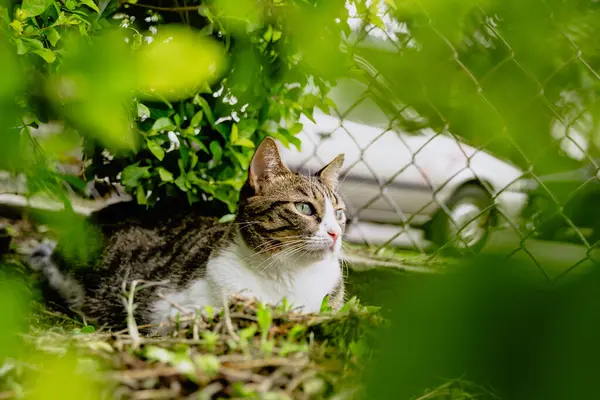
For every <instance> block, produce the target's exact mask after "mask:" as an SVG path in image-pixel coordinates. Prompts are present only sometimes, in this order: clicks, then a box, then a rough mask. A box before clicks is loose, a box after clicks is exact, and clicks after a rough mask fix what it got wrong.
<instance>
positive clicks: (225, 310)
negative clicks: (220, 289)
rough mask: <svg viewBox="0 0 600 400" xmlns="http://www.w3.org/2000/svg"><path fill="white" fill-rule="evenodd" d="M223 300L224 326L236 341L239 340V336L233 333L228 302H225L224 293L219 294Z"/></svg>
mask: <svg viewBox="0 0 600 400" xmlns="http://www.w3.org/2000/svg"><path fill="white" fill-rule="evenodd" d="M221 298H222V300H223V317H224V319H225V326H226V327H227V332H228V333H229V335H230V336H231V337H232V338H233V340H235V341H236V342H237V341H239V340H240V337H239V336H238V335H237V334H236V333H235V330H234V328H233V323H232V322H231V316H230V315H229V304H228V303H227V297H225V295H222V296H221Z"/></svg>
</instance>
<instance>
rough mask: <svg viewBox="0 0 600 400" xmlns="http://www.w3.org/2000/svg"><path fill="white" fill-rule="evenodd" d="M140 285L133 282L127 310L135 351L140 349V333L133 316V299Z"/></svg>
mask: <svg viewBox="0 0 600 400" xmlns="http://www.w3.org/2000/svg"><path fill="white" fill-rule="evenodd" d="M137 284H138V281H137V280H134V281H133V282H131V286H130V288H129V295H128V296H127V302H126V309H127V330H128V332H129V336H131V339H132V341H133V342H132V345H133V347H134V349H138V348H139V347H140V332H139V331H138V327H137V324H136V323H135V317H134V315H133V309H134V304H133V297H134V296H135V288H136V286H137Z"/></svg>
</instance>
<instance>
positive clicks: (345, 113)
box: [329, 78, 393, 128]
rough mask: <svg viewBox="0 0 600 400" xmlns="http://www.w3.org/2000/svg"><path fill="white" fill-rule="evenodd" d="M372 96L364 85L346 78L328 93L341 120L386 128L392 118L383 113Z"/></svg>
mask: <svg viewBox="0 0 600 400" xmlns="http://www.w3.org/2000/svg"><path fill="white" fill-rule="evenodd" d="M373 96H374V95H373V94H372V93H371V91H370V90H369V87H368V86H367V85H366V84H364V83H362V82H359V81H357V80H355V79H347V78H344V79H340V80H339V81H338V84H337V85H336V86H335V87H333V88H332V89H331V92H330V93H329V97H330V98H331V99H332V100H333V102H334V103H335V104H336V106H337V111H338V112H339V116H340V118H342V119H343V120H347V121H352V122H357V123H360V124H365V125H370V126H376V127H379V128H388V127H389V126H390V121H392V120H393V116H392V115H387V114H386V113H385V112H383V111H382V109H381V107H379V106H378V105H377V103H376V102H375V100H374V97H373ZM334 115H335V114H334Z"/></svg>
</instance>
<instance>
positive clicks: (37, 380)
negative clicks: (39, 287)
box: [0, 220, 480, 400]
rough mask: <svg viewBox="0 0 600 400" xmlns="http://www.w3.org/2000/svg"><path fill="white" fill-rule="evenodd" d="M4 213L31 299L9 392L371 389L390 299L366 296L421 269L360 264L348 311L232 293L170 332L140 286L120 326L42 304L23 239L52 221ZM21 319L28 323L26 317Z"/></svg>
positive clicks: (278, 394)
mask: <svg viewBox="0 0 600 400" xmlns="http://www.w3.org/2000/svg"><path fill="white" fill-rule="evenodd" d="M1 222H4V223H9V224H10V229H9V230H10V233H11V235H12V236H13V237H14V240H13V243H12V245H11V249H12V250H11V252H10V253H9V254H8V255H5V256H4V257H3V260H0V261H3V263H2V264H3V266H1V267H0V272H2V271H4V274H5V275H6V276H8V275H12V276H20V277H24V278H26V279H25V281H26V283H27V285H26V286H27V288H28V296H29V300H28V301H27V304H28V305H29V310H28V311H27V307H25V306H23V307H22V310H25V311H23V312H22V314H19V315H17V316H16V318H13V319H12V320H8V322H6V321H4V322H3V320H2V318H3V316H4V315H5V314H6V310H4V311H3V313H0V325H3V329H2V330H0V345H1V344H2V343H3V340H4V341H5V343H8V342H6V340H8V341H10V343H11V345H7V346H5V349H3V348H2V346H0V400H1V399H6V398H17V399H20V398H33V399H49V398H61V399H67V400H68V399H81V398H93V399H96V398H98V399H100V398H127V399H159V398H160V399H169V398H190V399H192V398H193V399H213V398H214V399H216V398H256V399H258V398H260V399H325V398H331V399H336V400H338V399H354V398H360V396H361V395H362V394H363V389H364V388H363V385H362V383H361V382H363V377H364V375H365V372H366V370H365V369H366V368H367V366H368V362H369V360H370V358H371V355H372V350H371V349H372V347H371V346H370V344H372V340H373V337H374V335H376V333H377V331H378V330H379V329H380V327H381V326H382V324H383V323H384V319H383V317H382V316H385V315H386V314H387V313H388V312H389V311H390V310H385V309H383V310H381V311H377V310H376V309H375V308H371V307H364V306H362V305H361V304H360V303H364V304H381V303H380V302H379V299H382V298H386V297H387V296H389V295H390V294H394V293H401V291H402V287H403V285H410V284H411V282H412V280H413V279H416V277H417V276H419V275H414V274H409V273H406V271H404V270H402V269H394V268H369V269H358V270H350V271H348V277H347V291H348V292H349V293H350V294H351V295H352V296H354V297H352V299H351V300H349V301H348V302H347V304H346V305H345V306H344V308H343V309H342V310H341V311H340V312H338V313H333V312H331V310H328V309H327V308H326V307H324V308H323V310H322V312H321V313H319V314H300V313H297V312H295V311H294V310H291V309H290V308H289V307H288V306H286V305H281V306H279V307H271V306H263V305H262V304H259V303H257V302H255V301H253V300H248V299H244V298H233V299H231V301H230V303H229V304H228V305H227V307H225V308H224V310H223V311H222V312H218V313H217V312H214V310H205V311H206V312H205V313H204V314H202V315H201V314H193V315H192V314H185V313H184V314H180V315H179V316H178V317H177V318H174V319H172V320H170V321H166V322H165V323H164V324H163V326H162V328H163V329H164V330H165V332H169V333H168V334H166V335H163V336H152V335H148V334H147V329H148V328H149V327H148V326H138V325H137V324H136V323H135V320H134V319H133V313H132V308H133V306H134V301H133V300H134V299H133V297H130V298H129V300H131V301H130V302H129V310H128V311H129V315H130V318H129V321H128V322H129V323H128V328H127V329H125V330H122V331H119V332H111V331H105V330H103V329H101V328H99V327H94V326H90V325H85V324H84V323H82V322H81V321H78V320H74V319H72V318H69V317H67V316H65V315H63V314H61V313H58V312H55V311H53V310H51V309H49V308H47V307H46V306H45V305H43V304H42V303H41V302H40V301H39V297H38V296H36V290H35V281H36V277H35V276H34V275H32V274H31V273H30V272H28V271H27V269H26V268H25V267H24V266H23V265H22V264H21V263H20V261H19V257H18V256H17V251H18V249H19V248H20V247H27V246H29V245H30V244H31V242H32V241H37V240H40V239H41V238H42V237H43V236H45V235H46V234H47V232H46V230H45V229H44V228H43V227H36V226H33V225H31V224H29V223H27V221H8V220H5V221H0V223H1ZM351 251H354V252H355V253H357V254H360V253H361V252H363V254H365V255H366V254H367V252H370V249H366V248H361V247H358V246H353V247H352V249H351ZM368 254H372V253H368ZM377 257H379V259H380V260H388V261H390V260H396V261H397V260H400V261H401V262H402V263H406V264H410V265H413V266H426V267H428V268H431V267H432V266H434V264H433V263H432V261H431V260H425V258H423V257H422V256H421V255H418V254H415V253H413V252H400V251H397V250H386V251H383V252H381V253H380V254H379V255H378V256H377ZM375 260H377V258H375ZM438 262H439V263H440V265H439V266H438V267H440V268H441V264H442V263H441V262H440V261H438ZM424 263H426V265H425V264H424ZM1 281H2V279H0V283H1ZM0 289H1V288H0ZM132 293H135V290H134V289H132V291H131V292H129V291H126V292H124V295H125V296H127V295H131V294H132ZM0 297H1V296H0ZM358 298H359V299H361V301H360V303H359V301H358V300H357V299H358ZM388 298H389V297H388ZM15 302H16V299H13V300H12V304H17V303H15ZM5 303H6V304H11V302H10V301H9V302H5ZM175 306H176V305H175ZM9 314H10V313H9ZM6 315H8V314H6ZM22 320H26V321H25V324H19V323H18V321H22ZM10 323H13V325H15V327H14V328H15V329H11V328H10ZM16 328H20V330H19V331H18V339H17V340H14V339H15V337H17V336H16V335H14V334H15V333H17V329H16ZM13 336H15V337H13ZM475 392H477V390H475V389H473V387H472V385H471V386H469V385H468V384H467V383H465V382H462V381H459V380H456V381H448V382H445V383H443V384H442V385H441V386H440V387H438V388H433V389H429V390H427V391H426V392H425V393H424V395H423V396H422V397H419V398H420V399H454V398H456V399H459V398H465V399H466V398H480V397H478V396H476V395H472V393H475Z"/></svg>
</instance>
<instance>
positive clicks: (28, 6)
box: [21, 0, 53, 17]
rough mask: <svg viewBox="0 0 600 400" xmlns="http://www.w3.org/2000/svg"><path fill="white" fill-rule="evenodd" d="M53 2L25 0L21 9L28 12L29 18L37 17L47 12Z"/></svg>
mask: <svg viewBox="0 0 600 400" xmlns="http://www.w3.org/2000/svg"><path fill="white" fill-rule="evenodd" d="M52 2H53V0H23V4H22V5H21V9H22V10H24V11H27V15H28V16H29V17H36V16H38V15H40V14H41V13H43V12H44V11H46V9H47V8H48V7H50V5H52Z"/></svg>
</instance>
